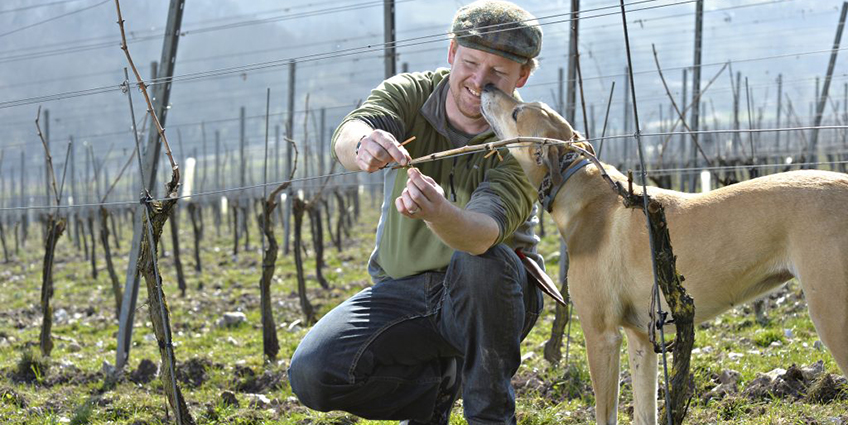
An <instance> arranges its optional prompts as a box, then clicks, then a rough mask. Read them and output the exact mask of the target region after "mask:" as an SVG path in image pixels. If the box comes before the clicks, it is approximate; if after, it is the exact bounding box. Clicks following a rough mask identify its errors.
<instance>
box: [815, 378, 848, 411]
mask: <svg viewBox="0 0 848 425" xmlns="http://www.w3.org/2000/svg"><path fill="white" fill-rule="evenodd" d="M834 400H842V401H845V400H848V380H846V379H845V377H843V376H837V375H833V374H830V373H825V374H822V377H821V378H820V379H819V380H817V381H815V382H813V384H812V385H811V386H810V389H809V390H808V391H807V396H806V397H804V401H806V402H808V403H819V404H827V403H830V402H832V401H834Z"/></svg>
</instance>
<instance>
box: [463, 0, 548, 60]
mask: <svg viewBox="0 0 848 425" xmlns="http://www.w3.org/2000/svg"><path fill="white" fill-rule="evenodd" d="M451 35H452V36H453V38H454V39H455V40H456V42H457V43H459V45H460V46H464V47H468V48H471V49H476V50H482V51H484V52H489V53H494V54H496V55H499V56H503V57H505V58H507V59H510V60H513V61H515V62H518V63H520V64H526V63H527V62H529V61H530V60H531V59H533V58H535V57H536V56H538V55H539V51H540V50H542V28H541V27H540V26H539V23H538V22H537V21H536V17H535V16H533V15H531V14H530V13H529V12H527V11H526V10H524V9H522V8H520V7H518V6H517V5H515V4H513V3H510V2H508V1H501V0H478V1H475V2H474V3H471V4H469V5H466V6H463V7H462V8H461V9H459V11H457V12H456V16H454V18H453V25H452V26H451Z"/></svg>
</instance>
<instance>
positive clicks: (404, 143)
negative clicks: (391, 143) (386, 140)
mask: <svg viewBox="0 0 848 425" xmlns="http://www.w3.org/2000/svg"><path fill="white" fill-rule="evenodd" d="M413 141H415V136H412V137H410V138H408V139H406V140H404V141H403V143H401V144H400V145H401V146H406V145H407V144H408V143H412V142H413Z"/></svg>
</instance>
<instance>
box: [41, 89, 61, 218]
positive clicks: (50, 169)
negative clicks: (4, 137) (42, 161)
mask: <svg viewBox="0 0 848 425" xmlns="http://www.w3.org/2000/svg"><path fill="white" fill-rule="evenodd" d="M40 119H41V105H38V112H36V115H35V128H36V130H38V137H39V138H40V139H41V144H42V145H43V146H44V155H45V156H46V157H47V172H48V173H49V174H50V180H51V181H50V182H49V183H50V184H51V185H52V186H53V196H55V197H56V206H59V203H60V202H59V190H58V189H56V173H55V172H54V171H53V156H51V155H50V147H49V146H48V145H47V140H45V139H44V133H42V132H41V125H40V124H39V120H40Z"/></svg>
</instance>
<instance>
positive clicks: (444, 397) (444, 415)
mask: <svg viewBox="0 0 848 425" xmlns="http://www.w3.org/2000/svg"><path fill="white" fill-rule="evenodd" d="M443 364H444V372H442V384H441V385H440V386H439V394H438V395H437V396H436V405H435V406H434V407H433V416H432V417H431V418H430V420H429V421H427V422H418V421H413V420H405V421H401V423H400V425H447V424H448V422H449V421H450V413H451V410H452V409H453V403H454V401H456V398H457V396H458V395H459V389H460V387H462V385H461V384H462V382H461V380H460V379H459V373H458V372H457V361H456V358H455V357H451V358H448V359H446V360H445V361H444V362H443Z"/></svg>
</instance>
